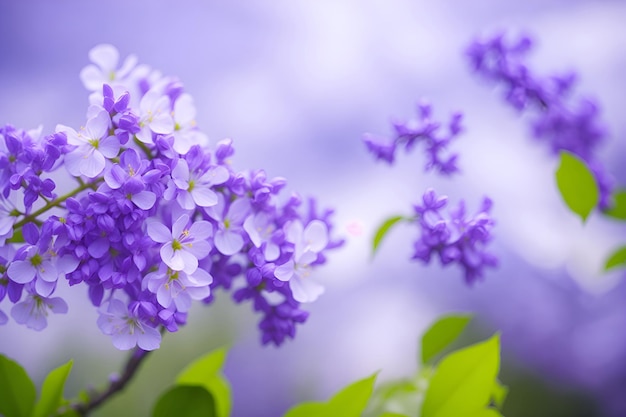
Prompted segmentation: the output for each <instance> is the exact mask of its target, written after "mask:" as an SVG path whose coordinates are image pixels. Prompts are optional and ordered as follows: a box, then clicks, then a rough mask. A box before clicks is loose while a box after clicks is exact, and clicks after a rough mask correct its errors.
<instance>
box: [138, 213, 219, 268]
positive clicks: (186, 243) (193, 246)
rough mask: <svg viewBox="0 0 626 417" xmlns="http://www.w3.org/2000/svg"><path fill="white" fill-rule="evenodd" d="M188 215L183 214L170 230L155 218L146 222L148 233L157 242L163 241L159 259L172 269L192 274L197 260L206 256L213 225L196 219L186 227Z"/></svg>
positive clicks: (196, 266) (196, 265)
mask: <svg viewBox="0 0 626 417" xmlns="http://www.w3.org/2000/svg"><path fill="white" fill-rule="evenodd" d="M188 223H189V216H188V215H186V214H183V215H182V216H180V217H179V218H178V219H177V220H176V221H175V222H174V224H173V225H172V229H171V231H170V229H169V228H167V227H166V226H165V225H164V224H163V223H160V222H158V221H156V220H154V221H151V222H150V223H148V235H149V236H150V238H151V239H152V240H154V241H155V242H157V243H163V246H161V249H160V254H161V259H162V260H163V262H165V264H166V265H167V266H169V267H170V268H172V269H173V270H174V271H184V272H185V273H187V274H193V273H194V272H195V271H196V269H198V260H199V259H202V258H204V257H206V256H207V255H208V254H209V251H210V250H211V245H210V243H209V242H208V240H207V239H208V238H209V237H211V236H212V234H213V227H212V226H211V224H210V223H209V222H207V221H203V220H201V221H198V222H195V223H193V224H192V225H191V226H190V227H187V224H188Z"/></svg>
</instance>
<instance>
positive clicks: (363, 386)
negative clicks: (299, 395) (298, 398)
mask: <svg viewBox="0 0 626 417" xmlns="http://www.w3.org/2000/svg"><path fill="white" fill-rule="evenodd" d="M374 382H376V374H374V375H372V376H370V377H367V378H364V379H361V380H359V381H357V382H354V383H352V384H350V385H348V386H347V387H345V388H343V389H342V390H341V391H339V392H338V393H337V394H335V395H334V396H333V397H332V398H331V399H330V400H329V401H328V402H326V403H323V402H306V403H302V404H299V405H296V406H294V407H292V408H291V409H289V411H287V413H286V414H285V415H284V417H336V416H341V417H360V416H361V414H363V411H364V410H365V408H366V407H367V403H368V401H369V399H370V397H371V396H372V391H373V390H374Z"/></svg>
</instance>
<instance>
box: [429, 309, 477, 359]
mask: <svg viewBox="0 0 626 417" xmlns="http://www.w3.org/2000/svg"><path fill="white" fill-rule="evenodd" d="M471 319H472V316H470V315H453V316H445V317H442V318H440V319H439V320H437V321H436V322H435V323H434V324H433V325H432V326H430V328H429V329H428V330H427V331H426V333H424V336H422V363H423V364H426V363H428V362H430V361H431V360H432V359H433V358H434V357H435V356H437V355H438V354H439V353H441V352H442V351H443V350H444V349H445V348H446V347H448V345H450V343H452V342H454V341H455V340H456V339H457V338H458V337H459V335H460V334H461V332H462V331H463V330H465V327H466V326H467V324H468V323H469V321H470V320H471Z"/></svg>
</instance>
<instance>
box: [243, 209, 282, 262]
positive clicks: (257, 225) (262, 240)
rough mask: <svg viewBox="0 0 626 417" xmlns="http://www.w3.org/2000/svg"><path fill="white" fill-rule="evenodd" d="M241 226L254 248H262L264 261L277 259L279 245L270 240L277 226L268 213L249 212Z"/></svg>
mask: <svg viewBox="0 0 626 417" xmlns="http://www.w3.org/2000/svg"><path fill="white" fill-rule="evenodd" d="M243 228H244V230H245V231H246V233H248V236H249V237H250V240H251V241H252V244H253V245H254V246H255V247H256V248H261V247H262V248H263V256H264V258H265V260H266V261H268V262H272V261H275V260H276V259H278V257H279V256H280V247H279V246H278V244H276V243H274V241H273V240H272V236H273V235H274V232H275V231H276V230H277V228H276V225H275V224H274V223H273V222H272V217H271V216H270V215H269V214H268V213H265V212H259V213H256V214H251V215H250V216H248V217H247V218H246V220H245V221H244V222H243Z"/></svg>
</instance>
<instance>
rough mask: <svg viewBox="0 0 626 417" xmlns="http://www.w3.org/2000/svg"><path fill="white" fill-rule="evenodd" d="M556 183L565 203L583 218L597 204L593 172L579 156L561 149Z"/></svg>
mask: <svg viewBox="0 0 626 417" xmlns="http://www.w3.org/2000/svg"><path fill="white" fill-rule="evenodd" d="M560 158H561V159H560V163H559V167H558V169H557V171H556V183H557V186H558V187H559V191H560V192H561V196H562V197H563V200H564V201H565V204H567V206H568V207H569V208H570V210H572V211H573V212H574V213H576V214H578V215H579V216H580V218H581V219H582V220H583V222H584V221H585V220H587V217H588V216H589V214H590V213H591V210H593V208H594V207H595V206H596V205H597V204H598V201H599V199H600V192H599V191H598V184H597V183H596V179H595V178H594V176H593V173H592V172H591V171H590V170H589V168H587V165H586V164H585V162H584V161H582V160H581V159H580V158H579V157H577V156H575V155H573V154H571V153H569V152H565V151H561V157H560Z"/></svg>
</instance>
